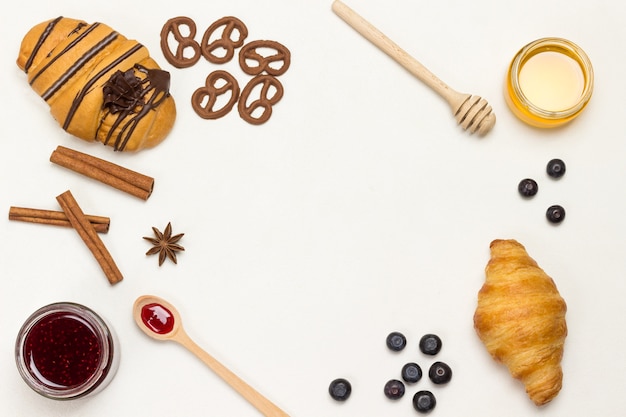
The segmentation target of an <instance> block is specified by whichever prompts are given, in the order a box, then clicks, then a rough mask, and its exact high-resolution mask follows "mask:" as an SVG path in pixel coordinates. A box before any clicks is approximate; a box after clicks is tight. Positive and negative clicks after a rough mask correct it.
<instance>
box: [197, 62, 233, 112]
mask: <svg viewBox="0 0 626 417" xmlns="http://www.w3.org/2000/svg"><path fill="white" fill-rule="evenodd" d="M228 94H230V97H229V98H228V101H227V102H226V104H224V105H223V106H221V107H218V108H216V105H217V104H218V103H217V102H218V99H221V98H222V96H225V95H228ZM238 98H239V84H238V83H237V80H236V79H235V77H233V76H232V75H231V74H230V73H228V72H226V71H222V70H218V71H213V72H212V73H210V74H209V75H208V76H207V78H206V80H205V83H204V87H200V88H198V89H197V90H196V91H194V93H193V95H192V96H191V106H192V107H193V109H194V111H195V112H196V113H197V114H198V116H200V117H202V118H203V119H219V118H220V117H223V116H225V115H226V114H228V112H230V111H231V110H232V108H233V106H234V105H235V103H236V102H237V99H238Z"/></svg>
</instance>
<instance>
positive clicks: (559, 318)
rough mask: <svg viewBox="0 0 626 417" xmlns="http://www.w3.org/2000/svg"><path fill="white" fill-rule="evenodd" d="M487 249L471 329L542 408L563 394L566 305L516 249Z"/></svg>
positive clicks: (507, 243)
mask: <svg viewBox="0 0 626 417" xmlns="http://www.w3.org/2000/svg"><path fill="white" fill-rule="evenodd" d="M490 248H491V259H490V260H489V263H488V264H487V267H486V269H485V272H486V280H485V283H484V285H483V287H482V288H481V289H480V291H479V293H478V306H477V308H476V312H475V314H474V327H475V329H476V332H477V333H478V336H479V337H480V339H481V340H482V342H483V343H484V344H485V347H486V348H487V350H488V351H489V353H490V354H491V356H492V357H493V358H494V359H495V360H496V361H498V362H502V363H504V364H505V365H506V366H507V367H508V369H509V372H510V373H511V375H512V376H513V377H515V378H517V379H519V380H521V381H522V382H523V383H524V386H525V387H526V392H527V393H528V396H529V397H530V399H531V400H532V401H533V402H534V403H535V404H536V405H544V404H546V403H548V402H549V401H551V400H552V399H553V398H554V397H555V396H556V395H557V394H558V393H559V391H560V390H561V384H562V380H563V371H562V369H561V358H562V356H563V345H564V342H565V336H566V335H567V325H566V323H565V312H566V309H567V308H566V304H565V301H564V300H563V298H561V296H560V295H559V292H558V290H557V288H556V285H555V284H554V281H553V280H552V278H550V277H549V276H548V275H546V273H545V272H544V271H543V270H542V269H541V268H539V266H538V265H537V263H536V262H535V261H534V260H533V259H532V258H531V257H530V256H528V253H527V252H526V249H525V248H524V246H522V245H521V244H520V243H518V242H517V241H515V240H494V241H493V242H492V243H491V246H490Z"/></svg>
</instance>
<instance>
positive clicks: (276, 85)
mask: <svg viewBox="0 0 626 417" xmlns="http://www.w3.org/2000/svg"><path fill="white" fill-rule="evenodd" d="M257 91H258V93H259V96H258V98H254V99H252V100H251V101H250V102H249V103H248V100H249V99H251V94H252V93H253V92H257ZM283 92H284V90H283V85H282V84H281V83H280V81H278V78H276V77H274V76H273V75H267V74H263V75H257V76H256V77H254V78H253V79H251V80H250V82H248V84H247V85H246V86H245V87H244V89H243V91H242V92H241V97H240V98H239V104H238V106H237V108H238V110H239V116H241V118H242V119H243V120H245V121H246V122H248V123H250V124H253V125H260V124H263V123H265V122H267V121H268V120H269V118H270V117H271V116H272V108H273V107H274V105H276V103H278V102H279V101H280V99H281V98H283ZM272 93H273V94H272Z"/></svg>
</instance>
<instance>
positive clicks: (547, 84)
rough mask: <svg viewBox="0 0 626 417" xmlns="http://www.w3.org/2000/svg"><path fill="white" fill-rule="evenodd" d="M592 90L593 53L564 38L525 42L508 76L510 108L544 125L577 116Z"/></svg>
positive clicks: (562, 122)
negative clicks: (589, 53)
mask: <svg viewBox="0 0 626 417" xmlns="http://www.w3.org/2000/svg"><path fill="white" fill-rule="evenodd" d="M592 93H593V67H592V66H591V61H590V60H589V57H588V56H587V54H585V52H584V51H583V50H582V49H581V48H580V47H579V46H577V45H576V44H574V43H573V42H570V41H568V40H566V39H562V38H542V39H538V40H536V41H534V42H531V43H529V44H528V45H526V46H524V47H523V48H522V49H520V51H519V52H518V53H517V55H515V57H514V58H513V60H512V61H511V65H510V66H509V70H508V72H507V76H506V91H505V98H506V101H507V104H508V105H509V107H510V109H511V110H512V111H513V113H514V114H515V115H516V116H517V117H518V118H519V119H521V120H522V121H524V122H526V123H528V124H529V125H531V126H535V127H540V128H552V127H558V126H561V125H563V124H565V123H567V122H569V121H571V120H573V119H574V118H576V117H577V116H578V115H579V114H580V113H581V112H582V111H583V109H584V108H585V107H586V106H587V103H588V102H589V100H590V99H591V95H592Z"/></svg>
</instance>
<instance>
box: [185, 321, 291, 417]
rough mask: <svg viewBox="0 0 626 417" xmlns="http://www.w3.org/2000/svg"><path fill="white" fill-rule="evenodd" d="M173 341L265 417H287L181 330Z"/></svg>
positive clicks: (287, 416)
mask: <svg viewBox="0 0 626 417" xmlns="http://www.w3.org/2000/svg"><path fill="white" fill-rule="evenodd" d="M173 340H175V341H177V342H178V343H180V344H181V345H182V346H184V347H185V348H187V350H189V351H190V352H191V353H193V354H194V355H196V356H197V357H198V359H200V360H201V361H202V362H204V364H205V365H206V366H208V367H209V368H210V369H211V370H212V371H213V372H215V373H216V374H217V375H218V376H219V377H220V378H222V379H223V380H224V381H225V382H226V383H227V384H228V385H230V386H231V387H232V388H233V389H234V390H235V391H237V392H238V393H239V394H240V395H241V396H242V397H243V398H245V399H246V400H247V401H248V402H249V403H250V404H252V405H253V406H254V407H255V408H256V409H257V410H258V411H259V412H260V413H261V414H263V415H264V416H265V417H289V415H288V414H287V413H285V412H284V411H283V410H281V409H280V408H278V406H276V405H275V404H274V403H273V402H271V401H270V400H268V399H267V398H265V397H264V396H263V395H261V394H260V393H259V392H258V391H257V390H255V389H254V388H252V387H251V386H250V385H248V384H247V383H246V382H245V381H244V380H242V379H241V378H239V377H238V376H237V375H235V374H234V373H233V372H232V371H231V370H230V369H228V368H227V367H225V366H224V365H222V364H221V363H220V362H219V361H218V360H217V359H215V358H214V357H213V356H211V355H210V354H209V353H207V352H206V351H205V350H204V349H202V348H201V347H200V346H198V345H197V344H196V342H194V341H193V340H192V339H191V338H190V337H189V336H188V335H187V333H185V332H184V331H182V329H181V330H179V331H178V333H177V335H176V337H175V338H174V339H173Z"/></svg>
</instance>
